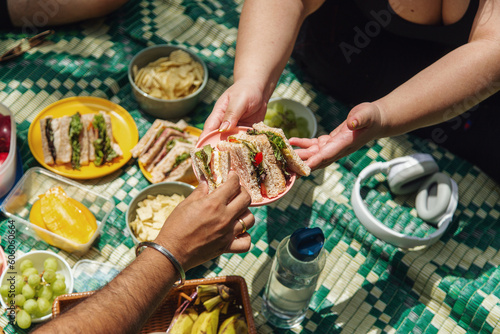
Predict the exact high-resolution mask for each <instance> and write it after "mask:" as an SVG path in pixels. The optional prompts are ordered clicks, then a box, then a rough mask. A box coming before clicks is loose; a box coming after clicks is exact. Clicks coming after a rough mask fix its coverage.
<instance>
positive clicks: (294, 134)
mask: <svg viewBox="0 0 500 334" xmlns="http://www.w3.org/2000/svg"><path fill="white" fill-rule="evenodd" d="M289 135H290V137H300V132H299V130H298V129H290V132H289Z"/></svg>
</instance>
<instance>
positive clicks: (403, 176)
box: [351, 153, 458, 249]
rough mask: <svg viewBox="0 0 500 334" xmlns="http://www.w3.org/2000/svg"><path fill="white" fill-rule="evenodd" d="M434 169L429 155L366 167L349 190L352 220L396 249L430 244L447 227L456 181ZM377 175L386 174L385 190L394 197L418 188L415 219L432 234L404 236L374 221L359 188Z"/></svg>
mask: <svg viewBox="0 0 500 334" xmlns="http://www.w3.org/2000/svg"><path fill="white" fill-rule="evenodd" d="M438 170H439V168H438V165H437V163H436V162H435V161H434V159H433V158H432V156H431V155H429V154H423V153H417V154H413V155H410V156H407V157H402V158H396V159H393V160H391V161H388V162H376V163H373V164H371V165H369V166H367V167H366V168H365V169H363V170H362V171H361V173H359V176H358V178H357V179H356V182H355V184H354V188H353V190H352V195H351V203H352V208H353V210H354V213H355V214H356V217H357V218H358V219H359V221H360V222H361V223H362V224H363V225H364V226H365V228H366V229H367V230H368V231H369V232H370V233H372V234H373V235H374V236H376V237H377V238H379V239H381V240H383V241H386V242H388V243H391V244H393V245H395V246H397V247H400V248H405V249H410V248H416V247H421V246H430V245H432V244H433V243H435V242H436V241H438V240H439V238H440V237H441V236H442V235H443V233H444V232H445V231H446V229H447V228H448V226H449V224H450V222H451V220H452V219H453V214H454V213H455V210H456V208H457V205H458V186H457V184H456V182H455V181H454V180H453V179H451V178H450V177H448V176H447V175H445V174H443V173H439V172H438ZM378 173H384V174H387V182H388V184H389V188H390V189H391V191H392V192H393V193H394V194H397V195H403V194H409V193H411V192H414V191H416V190H417V189H418V192H417V197H416V199H415V207H416V209H417V213H418V216H419V217H420V218H422V219H423V220H424V221H426V222H428V223H430V224H432V225H434V226H436V228H437V229H436V231H435V232H433V233H432V234H430V235H429V236H427V237H425V238H418V237H414V236H408V235H404V234H402V233H398V232H395V231H393V230H391V229H390V228H389V227H387V226H386V225H384V224H383V223H382V222H380V221H379V220H378V219H377V218H375V216H374V215H373V214H372V213H371V212H370V211H369V210H368V208H367V207H366V204H365V202H364V201H363V199H362V198H361V192H360V189H361V183H363V181H366V180H367V179H368V178H369V177H371V176H373V175H375V174H378Z"/></svg>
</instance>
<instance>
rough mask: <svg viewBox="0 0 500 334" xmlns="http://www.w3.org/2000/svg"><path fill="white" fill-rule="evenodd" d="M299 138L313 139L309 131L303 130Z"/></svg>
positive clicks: (300, 130) (300, 131)
mask: <svg viewBox="0 0 500 334" xmlns="http://www.w3.org/2000/svg"><path fill="white" fill-rule="evenodd" d="M298 137H300V138H309V137H311V134H310V133H309V130H307V129H306V130H303V129H299V135H298Z"/></svg>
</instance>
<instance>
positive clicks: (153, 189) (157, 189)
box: [125, 181, 195, 243]
mask: <svg viewBox="0 0 500 334" xmlns="http://www.w3.org/2000/svg"><path fill="white" fill-rule="evenodd" d="M194 189H195V187H194V186H192V185H190V184H188V183H184V182H177V181H173V182H160V183H155V184H152V185H150V186H148V187H146V188H144V189H143V190H141V192H139V193H138V194H137V196H135V197H134V198H133V199H132V201H131V202H130V204H129V206H128V208H127V212H126V215H125V217H126V219H127V230H128V232H129V233H130V236H131V237H132V239H133V240H134V242H135V243H139V240H137V237H136V236H135V234H134V232H133V231H132V228H131V227H130V223H131V222H132V221H134V220H135V218H136V216H137V213H136V210H137V206H138V204H139V202H141V201H143V200H144V199H145V198H146V197H147V196H148V195H152V196H157V195H160V194H161V195H165V196H172V195H173V194H179V195H184V197H188V196H189V195H190V194H191V193H192V192H193V190H194Z"/></svg>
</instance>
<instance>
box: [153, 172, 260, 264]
mask: <svg viewBox="0 0 500 334" xmlns="http://www.w3.org/2000/svg"><path fill="white" fill-rule="evenodd" d="M250 203H251V198H250V195H249V194H248V192H247V191H246V190H245V189H244V188H243V187H241V186H240V183H239V178H238V176H237V175H236V173H234V172H230V173H229V177H228V179H227V181H226V182H225V183H224V184H223V185H222V186H220V187H219V188H217V189H216V190H215V191H214V192H212V193H211V194H208V185H207V183H206V182H201V183H200V185H199V186H198V187H197V188H196V189H195V190H194V191H193V193H192V194H191V195H189V196H188V197H187V198H186V199H185V200H184V201H182V202H181V203H180V204H179V205H178V206H177V207H176V208H175V210H174V211H173V212H172V213H171V214H170V216H169V217H168V219H167V221H166V222H165V224H164V225H163V228H162V229H161V231H160V233H159V235H158V237H157V238H156V240H155V242H156V243H158V244H160V245H162V246H164V247H166V248H167V249H168V250H169V251H170V252H171V253H172V254H173V255H174V256H175V258H176V259H177V260H178V261H179V262H180V263H181V265H182V267H183V268H184V270H186V271H187V270H188V269H190V268H193V267H195V266H197V265H200V264H202V263H204V262H206V261H208V260H210V259H213V258H215V257H217V256H219V255H221V254H222V253H226V252H231V253H243V252H247V251H248V250H249V249H250V245H251V238H250V235H249V234H248V233H246V232H244V233H242V232H243V224H242V223H241V222H240V221H239V219H242V220H243V222H244V224H245V225H246V228H247V229H250V228H251V227H252V226H253V225H254V223H255V218H254V216H253V215H252V213H251V212H250V210H248V206H249V205H250Z"/></svg>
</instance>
